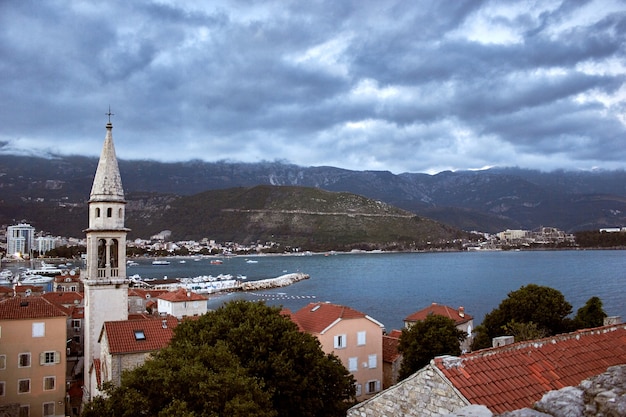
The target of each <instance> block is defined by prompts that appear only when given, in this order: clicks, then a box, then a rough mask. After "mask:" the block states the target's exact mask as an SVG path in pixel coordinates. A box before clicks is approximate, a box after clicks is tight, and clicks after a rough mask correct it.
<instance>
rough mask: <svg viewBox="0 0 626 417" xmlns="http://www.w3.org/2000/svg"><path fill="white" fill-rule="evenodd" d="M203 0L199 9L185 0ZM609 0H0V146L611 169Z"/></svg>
mask: <svg viewBox="0 0 626 417" xmlns="http://www.w3.org/2000/svg"><path fill="white" fill-rule="evenodd" d="M199 4H206V5H199ZM625 35H626V1H619V0H601V1H543V0H541V1H520V0H514V1H508V2H507V1H501V0H497V1H459V0H446V1H439V0H432V1H389V0H375V1H367V0H357V1H348V0H329V1H316V0H306V1H304V0H301V1H288V0H277V1H268V0H264V1H256V2H254V1H244V0H241V1H195V0H190V1H180V0H172V1H139V0H132V1H128V0H120V1H114V0H107V1H78V0H77V1H62V0H59V1H54V0H50V1H48V0H45V1H41V0H37V1H26V0H20V1H0V75H1V76H0V109H1V111H0V152H1V153H18V152H50V153H57V154H80V155H90V156H97V155H99V153H100V150H101V148H102V142H103V139H104V136H105V133H106V130H105V125H106V122H107V116H105V113H106V112H107V109H108V106H109V105H110V106H111V110H112V112H113V113H114V114H115V115H114V116H112V122H113V126H114V130H113V137H114V141H115V147H116V151H117V155H118V158H120V159H155V160H161V161H185V160H190V159H201V160H205V161H217V160H229V161H240V162H259V161H274V160H281V161H286V162H290V163H294V164H297V165H302V166H320V165H329V166H335V167H341V168H347V169H354V170H366V169H367V170H389V171H391V172H394V173H401V172H428V173H435V172H439V171H442V170H447V169H452V170H459V169H480V168H485V167H489V166H519V167H525V168H537V169H543V170H552V169H557V168H563V169H570V170H577V169H592V168H596V167H599V168H605V169H623V168H626V36H625Z"/></svg>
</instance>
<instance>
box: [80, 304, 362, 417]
mask: <svg viewBox="0 0 626 417" xmlns="http://www.w3.org/2000/svg"><path fill="white" fill-rule="evenodd" d="M107 394H108V397H106V398H98V399H96V400H94V401H93V402H92V403H91V404H89V406H88V408H87V410H86V411H85V413H84V416H85V417H91V416H131V415H132V416H136V415H146V416H159V417H164V416H178V415H182V416H186V417H196V416H219V415H228V416H268V417H269V416H277V417H280V416H294V415H298V416H311V417H315V416H345V413H346V410H347V408H348V407H349V406H351V405H352V403H353V401H354V395H355V386H354V379H353V378H352V376H351V375H350V374H349V373H348V371H347V370H346V369H345V367H344V366H343V365H342V364H341V361H339V359H338V358H337V357H336V356H334V355H326V354H324V352H323V351H322V350H321V347H320V344H319V342H318V340H317V339H316V338H315V337H313V336H311V335H309V334H307V333H302V332H300V331H298V328H297V326H296V325H295V324H294V323H292V322H291V321H290V320H289V319H288V318H286V317H284V316H283V315H281V314H280V309H279V308H278V307H268V306H266V305H264V304H262V303H251V302H245V301H234V302H231V303H227V304H226V305H224V306H223V307H221V308H219V309H218V310H216V311H213V312H209V313H207V314H206V315H204V316H202V317H200V318H198V319H197V320H186V321H184V322H183V323H181V324H180V325H179V326H178V327H177V328H176V330H175V334H174V337H173V338H172V341H171V343H170V346H169V347H167V348H166V349H163V350H162V351H160V352H158V353H157V354H156V355H155V357H154V358H153V359H151V360H149V361H147V362H146V363H145V364H144V365H143V366H141V367H138V368H136V369H134V370H132V371H128V372H125V373H124V374H123V376H122V382H121V385H120V386H119V387H108V389H107Z"/></svg>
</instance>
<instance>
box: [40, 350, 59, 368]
mask: <svg viewBox="0 0 626 417" xmlns="http://www.w3.org/2000/svg"><path fill="white" fill-rule="evenodd" d="M55 363H61V352H54V351H48V352H41V353H40V354H39V364H40V365H54V364H55Z"/></svg>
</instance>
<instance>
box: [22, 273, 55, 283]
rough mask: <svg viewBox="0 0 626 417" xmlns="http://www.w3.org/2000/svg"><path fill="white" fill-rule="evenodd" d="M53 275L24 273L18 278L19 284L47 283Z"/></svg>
mask: <svg viewBox="0 0 626 417" xmlns="http://www.w3.org/2000/svg"><path fill="white" fill-rule="evenodd" d="M53 279H54V277H46V276H43V275H32V274H30V275H26V276H24V278H22V279H21V280H20V284H47V283H49V282H50V281H52V280H53Z"/></svg>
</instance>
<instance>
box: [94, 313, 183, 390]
mask: <svg viewBox="0 0 626 417" xmlns="http://www.w3.org/2000/svg"><path fill="white" fill-rule="evenodd" d="M177 325H178V320H177V319H176V318H175V317H172V316H166V317H161V318H151V319H140V320H122V321H108V322H105V323H104V326H103V327H102V332H101V334H100V339H99V342H100V345H101V347H102V354H101V356H100V378H99V380H98V384H100V385H101V384H102V383H104V382H108V381H111V382H113V383H114V384H115V385H119V384H120V382H121V375H122V371H125V370H130V369H133V368H135V367H137V366H140V365H143V363H144V362H145V361H146V359H147V358H148V357H149V356H150V355H151V354H152V353H154V352H156V351H158V350H159V349H162V348H164V347H166V346H167V345H168V344H169V342H170V340H171V338H172V336H173V334H174V328H175V327H176V326H177Z"/></svg>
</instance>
